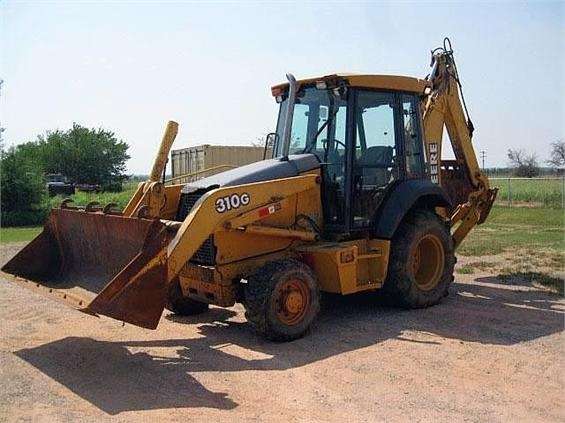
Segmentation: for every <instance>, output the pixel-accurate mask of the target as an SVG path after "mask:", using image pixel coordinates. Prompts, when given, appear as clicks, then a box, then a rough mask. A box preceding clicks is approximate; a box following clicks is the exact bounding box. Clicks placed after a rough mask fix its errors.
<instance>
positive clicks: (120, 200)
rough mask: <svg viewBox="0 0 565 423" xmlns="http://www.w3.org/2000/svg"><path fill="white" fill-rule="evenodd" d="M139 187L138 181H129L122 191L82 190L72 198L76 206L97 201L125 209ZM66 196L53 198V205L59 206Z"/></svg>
mask: <svg viewBox="0 0 565 423" xmlns="http://www.w3.org/2000/svg"><path fill="white" fill-rule="evenodd" d="M136 188H137V183H135V182H134V183H132V182H129V183H127V184H125V185H124V189H123V191H121V192H100V193H96V192H82V191H77V192H76V193H75V194H74V195H71V196H70V198H72V199H73V201H74V204H73V205H76V206H85V205H86V204H88V203H90V202H92V201H97V202H99V203H100V204H101V205H102V206H104V205H106V204H108V203H116V204H117V208H120V209H123V208H124V207H125V206H126V204H127V203H128V201H129V199H130V198H131V197H132V195H133V193H134V192H135V190H136ZM63 199H64V197H61V196H55V197H53V198H52V199H51V206H52V207H58V206H59V204H61V201H63Z"/></svg>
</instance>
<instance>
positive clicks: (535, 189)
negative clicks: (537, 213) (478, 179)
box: [491, 179, 563, 208]
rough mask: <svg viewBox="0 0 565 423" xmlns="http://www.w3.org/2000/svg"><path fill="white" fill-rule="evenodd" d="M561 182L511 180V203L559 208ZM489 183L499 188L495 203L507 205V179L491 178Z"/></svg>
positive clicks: (558, 180) (560, 204)
mask: <svg viewBox="0 0 565 423" xmlns="http://www.w3.org/2000/svg"><path fill="white" fill-rule="evenodd" d="M562 184H563V182H562V181H561V180H560V179H557V180H535V179H531V180H525V179H520V180H511V181H510V191H511V193H512V203H513V204H518V205H524V206H528V205H529V206H537V207H541V206H543V207H552V208H560V207H561V206H562V203H561V201H562V200H561V195H563V193H562V190H563V186H562ZM491 185H493V186H497V187H498V188H499V191H498V197H497V199H496V204H497V205H500V206H507V205H508V204H509V203H508V193H509V189H508V180H507V179H506V180H505V179H495V180H491Z"/></svg>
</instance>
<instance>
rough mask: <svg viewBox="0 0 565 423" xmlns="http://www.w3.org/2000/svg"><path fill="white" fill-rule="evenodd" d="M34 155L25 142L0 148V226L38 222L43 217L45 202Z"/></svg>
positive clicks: (40, 176) (44, 193) (43, 187)
mask: <svg viewBox="0 0 565 423" xmlns="http://www.w3.org/2000/svg"><path fill="white" fill-rule="evenodd" d="M31 152H32V153H33V154H30V153H31ZM35 154H36V151H34V150H33V149H31V148H30V145H29V144H25V145H20V146H17V147H11V148H9V149H8V150H4V149H1V150H0V203H1V204H0V212H1V216H0V220H1V224H2V226H20V225H34V224H39V223H43V220H44V219H45V217H46V216H47V213H48V209H49V205H48V201H47V196H46V192H45V184H44V181H43V172H42V170H41V167H40V166H38V163H37V161H36V157H35Z"/></svg>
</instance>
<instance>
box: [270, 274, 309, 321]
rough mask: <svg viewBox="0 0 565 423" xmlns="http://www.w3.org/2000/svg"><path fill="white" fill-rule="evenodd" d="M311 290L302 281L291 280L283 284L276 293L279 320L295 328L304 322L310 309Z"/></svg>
mask: <svg viewBox="0 0 565 423" xmlns="http://www.w3.org/2000/svg"><path fill="white" fill-rule="evenodd" d="M310 302H311V298H310V290H309V289H308V286H307V285H306V284H305V283H304V282H303V281H301V280H300V279H289V280H287V281H284V282H283V283H281V284H280V285H279V287H278V289H277V292H276V311H277V318H278V319H279V321H281V322H282V323H284V324H286V325H289V326H293V325H296V324H298V323H300V322H301V321H302V319H303V318H304V316H305V315H306V312H307V311H308V308H309V307H310Z"/></svg>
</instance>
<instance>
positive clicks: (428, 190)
mask: <svg viewBox="0 0 565 423" xmlns="http://www.w3.org/2000/svg"><path fill="white" fill-rule="evenodd" d="M416 204H418V205H420V206H421V207H423V208H429V209H433V208H434V207H451V200H450V199H449V197H448V196H447V194H446V192H445V191H444V189H443V188H442V187H440V186H439V185H437V184H434V183H432V182H431V181H430V180H427V179H411V180H407V181H402V182H399V183H398V184H396V185H395V186H393V187H391V190H390V191H389V194H388V195H387V196H386V197H385V199H384V200H383V202H382V203H381V205H380V207H379V209H378V211H377V213H375V216H374V217H373V227H374V228H375V236H376V237H377V238H383V239H392V236H393V235H394V232H395V231H396V228H398V226H399V225H400V222H401V221H402V219H404V216H406V214H407V213H408V212H409V211H410V210H411V209H412V208H413V207H414V206H415V205H416Z"/></svg>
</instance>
